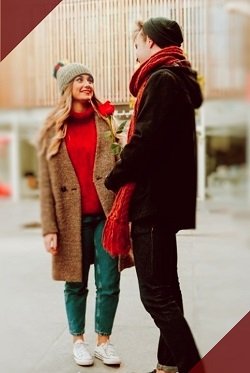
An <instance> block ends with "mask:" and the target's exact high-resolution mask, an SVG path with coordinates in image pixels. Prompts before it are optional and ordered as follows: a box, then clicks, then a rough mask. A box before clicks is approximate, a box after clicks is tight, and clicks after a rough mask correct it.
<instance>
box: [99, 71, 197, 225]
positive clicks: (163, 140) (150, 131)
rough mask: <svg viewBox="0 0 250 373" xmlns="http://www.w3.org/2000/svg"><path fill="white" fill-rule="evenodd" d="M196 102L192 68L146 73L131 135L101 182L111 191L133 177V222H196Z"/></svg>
mask: <svg viewBox="0 0 250 373" xmlns="http://www.w3.org/2000/svg"><path fill="white" fill-rule="evenodd" d="M201 103H202V94H201V90H200V86H199V84H198V82H197V79H196V73H195V72H194V71H193V70H191V69H189V68H186V67H177V66H173V67H164V68H160V69H158V70H156V71H154V72H152V74H151V75H150V77H149V79H148V81H147V84H146V86H145V89H144V92H143V94H142V98H141V102H140V105H139V108H138V115H137V118H136V124H135V132H134V135H133V136H132V138H131V140H130V142H129V143H128V144H127V145H126V146H125V147H124V149H123V151H122V153H121V159H120V160H119V161H118V162H117V163H116V165H115V167H114V168H113V170H112V171H111V172H110V174H109V175H108V176H107V178H106V179H105V186H106V187H107V188H108V189H111V190H113V191H117V190H118V189H119V188H120V187H121V186H122V185H124V184H126V183H128V182H135V183H136V187H135V191H134V194H133V197H132V201H131V203H130V220H131V221H132V222H133V221H136V220H139V219H144V218H148V217H152V218H153V219H154V220H155V221H156V222H159V223H162V224H164V225H166V228H169V229H174V230H175V231H178V230H180V229H191V228H195V215H196V193H197V149H196V148H197V144H196V128H195V109H196V108H198V107H199V106H200V105H201Z"/></svg>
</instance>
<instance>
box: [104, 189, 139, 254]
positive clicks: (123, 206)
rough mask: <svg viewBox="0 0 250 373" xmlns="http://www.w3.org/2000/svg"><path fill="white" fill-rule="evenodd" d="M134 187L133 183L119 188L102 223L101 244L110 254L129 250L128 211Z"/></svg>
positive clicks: (125, 252)
mask: <svg viewBox="0 0 250 373" xmlns="http://www.w3.org/2000/svg"><path fill="white" fill-rule="evenodd" d="M134 188H135V184H134V183H129V184H126V185H124V186H123V187H121V188H120V190H119V192H118V193H117V195H116V198H115V201H114V204H113V207H112V209H111V211H110V213H109V215H108V218H107V220H106V223H105V225H104V229H103V237H102V244H103V247H104V249H105V250H106V251H107V252H108V253H109V254H110V255H111V256H118V255H127V254H128V253H129V251H130V250H131V241H130V230H129V217H128V211H129V203H130V200H131V197H132V194H133V192H134Z"/></svg>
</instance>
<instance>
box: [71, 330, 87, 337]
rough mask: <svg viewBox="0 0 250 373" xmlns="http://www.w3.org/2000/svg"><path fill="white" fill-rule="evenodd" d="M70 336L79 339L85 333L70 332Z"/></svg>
mask: <svg viewBox="0 0 250 373" xmlns="http://www.w3.org/2000/svg"><path fill="white" fill-rule="evenodd" d="M70 334H71V335H73V336H74V337H79V336H80V335H83V334H84V331H83V332H82V333H72V332H70Z"/></svg>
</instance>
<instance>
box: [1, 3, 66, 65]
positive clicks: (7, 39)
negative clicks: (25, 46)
mask: <svg viewBox="0 0 250 373" xmlns="http://www.w3.org/2000/svg"><path fill="white" fill-rule="evenodd" d="M61 1H62V0H0V15H1V23H0V25H1V30H0V36H1V40H0V61H2V60H3V59H4V58H5V57H6V56H7V55H8V54H9V53H10V52H11V51H12V49H14V48H15V47H16V46H17V45H18V44H19V43H20V42H21V41H22V40H23V39H24V38H25V36H27V35H28V34H29V33H30V32H31V31H32V30H33V28H34V27H36V26H37V25H38V23H40V22H41V21H42V20H43V18H45V17H46V16H47V15H48V14H49V13H50V12H51V11H52V10H53V9H54V8H55V7H56V6H57V5H58V4H59V3H61Z"/></svg>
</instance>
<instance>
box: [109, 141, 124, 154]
mask: <svg viewBox="0 0 250 373" xmlns="http://www.w3.org/2000/svg"><path fill="white" fill-rule="evenodd" d="M111 150H112V152H113V153H114V155H118V154H120V152H121V150H122V147H121V145H120V144H117V143H116V142H113V144H111Z"/></svg>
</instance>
